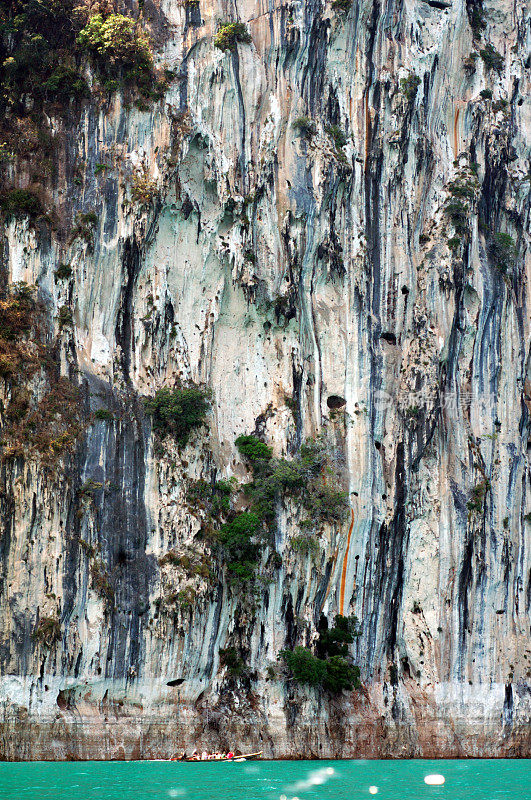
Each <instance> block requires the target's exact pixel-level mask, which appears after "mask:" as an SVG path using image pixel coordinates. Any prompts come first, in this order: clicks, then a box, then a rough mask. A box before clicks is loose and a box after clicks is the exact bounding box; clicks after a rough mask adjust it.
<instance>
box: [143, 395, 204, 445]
mask: <svg viewBox="0 0 531 800" xmlns="http://www.w3.org/2000/svg"><path fill="white" fill-rule="evenodd" d="M144 405H145V409H146V411H147V413H148V414H149V415H150V416H151V418H152V421H153V428H154V430H155V431H157V433H160V434H161V435H166V434H171V435H172V436H174V437H175V439H176V440H177V443H178V444H179V445H180V446H181V447H184V446H185V445H186V444H187V442H188V439H189V437H190V434H191V433H192V431H193V430H195V429H196V428H199V427H200V426H201V425H202V424H203V423H204V421H205V416H206V413H207V411H208V410H209V408H210V400H209V396H208V392H207V391H206V390H205V389H204V388H202V387H200V386H194V385H191V386H188V387H186V388H177V389H170V388H169V387H164V388H163V389H159V390H158V391H157V392H156V393H155V396H154V397H152V398H149V399H147V400H146V401H145V404H144Z"/></svg>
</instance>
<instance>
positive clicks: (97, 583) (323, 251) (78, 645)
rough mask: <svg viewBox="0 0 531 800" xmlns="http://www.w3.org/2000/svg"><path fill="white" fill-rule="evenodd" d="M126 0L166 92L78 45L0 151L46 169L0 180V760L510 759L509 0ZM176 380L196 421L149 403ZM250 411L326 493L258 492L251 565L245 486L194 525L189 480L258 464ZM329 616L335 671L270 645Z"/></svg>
mask: <svg viewBox="0 0 531 800" xmlns="http://www.w3.org/2000/svg"><path fill="white" fill-rule="evenodd" d="M3 5H6V6H8V5H9V4H3ZM121 10H122V11H123V12H124V13H125V14H126V15H131V17H132V18H135V19H136V18H137V17H138V15H139V14H140V15H141V16H140V22H139V24H141V25H142V30H144V31H145V32H146V34H147V35H148V36H149V37H150V42H151V45H150V46H151V47H152V48H153V52H154V54H155V58H154V68H155V69H158V70H159V71H160V70H163V69H166V82H165V83H164V86H163V88H162V90H161V91H160V92H159V95H157V96H155V97H151V99H150V100H149V102H133V101H132V100H131V98H130V97H128V95H127V91H121V90H118V91H112V92H111V93H107V94H100V95H98V93H97V91H96V88H97V87H96V84H97V78H96V75H95V72H94V69H93V68H92V67H91V65H90V64H89V63H84V64H82V67H81V68H82V70H83V76H84V77H83V80H84V81H86V85H87V86H88V87H89V88H91V93H90V94H89V95H87V96H85V97H83V98H81V99H79V100H76V101H73V100H70V101H68V103H66V111H65V109H64V108H63V109H62V110H58V109H54V107H53V106H51V107H46V108H45V117H46V125H47V127H46V137H47V138H46V147H47V148H48V149H47V150H46V154H45V156H44V155H43V156H42V158H41V156H39V151H38V149H35V148H34V150H33V157H32V158H33V160H31V159H30V160H27V161H24V160H23V159H22V160H20V159H18V160H17V159H11V158H9V157H8V156H6V160H5V161H4V163H3V166H2V169H3V170H4V181H5V182H6V183H5V185H6V186H8V185H9V186H16V187H19V188H21V189H23V190H24V189H28V187H30V189H31V190H32V191H34V194H33V195H32V197H36V198H37V199H36V200H35V202H34V204H33V205H32V203H31V202H28V201H27V197H28V196H29V195H28V196H24V197H25V198H26V199H25V205H24V203H23V204H22V205H23V207H22V208H20V203H19V206H18V207H17V206H16V203H15V201H14V200H13V201H11V199H10V198H12V197H13V196H12V195H9V194H7V195H5V198H4V205H3V208H4V211H3V232H2V245H1V246H2V287H3V292H4V295H3V300H2V304H3V305H2V308H0V312H1V313H0V317H1V320H2V326H1V328H2V330H1V331H0V334H1V335H2V336H3V339H2V342H3V344H2V347H1V348H0V350H1V354H0V372H1V384H2V398H3V406H2V427H3V434H2V435H3V460H2V464H1V491H0V506H1V514H2V528H1V534H0V559H1V560H0V701H1V715H2V718H1V723H0V730H1V734H0V757H2V758H6V759H15V758H28V759H34V758H120V757H122V758H123V757H127V758H130V757H143V758H148V757H165V756H170V755H172V754H173V753H174V752H176V751H177V750H181V749H184V748H189V747H191V746H199V747H210V748H218V747H229V746H232V747H240V748H241V749H246V748H251V749H253V750H254V749H255V748H256V749H262V750H264V753H265V755H266V756H270V757H289V756H298V755H300V754H302V755H304V756H310V755H312V756H316V757H321V756H323V757H324V756H332V757H349V756H381V757H383V756H429V757H435V756H502V755H513V756H517V755H521V756H530V755H531V740H530V737H531V733H530V730H531V726H530V718H531V686H530V676H531V639H530V618H529V611H530V604H531V552H530V548H531V541H530V527H531V494H530V491H529V490H530V486H529V480H530V470H529V462H528V452H529V450H528V441H531V440H530V439H529V435H530V429H529V424H530V420H529V412H530V409H531V384H530V383H529V380H530V377H531V376H530V375H529V370H530V361H529V355H530V311H529V303H530V288H529V280H530V269H531V259H530V258H529V246H528V245H529V239H528V231H529V212H530V203H529V175H530V172H529V151H528V146H529V132H530V129H531V120H530V114H531V101H530V93H529V88H530V86H529V67H530V58H529V55H528V52H527V51H526V43H527V44H528V36H529V14H528V12H529V9H528V8H527V7H526V3H523V2H514V0H352V2H351V3H350V2H340V0H335V2H332V4H330V3H328V2H327V3H325V2H323V1H322V0H304V2H302V1H299V0H295V1H294V2H286V3H281V2H280V1H279V0H269V1H268V2H259V1H257V0H256V1H255V0H238V2H226V0H223V1H222V2H220V3H213V2H211V0H199V2H179V0H145V4H141V7H140V8H139V7H138V5H137V4H136V2H131V3H126V4H123V5H122V7H121ZM235 22H237V23H241V26H240V27H238V28H237V29H231V30H239V31H240V34H239V35H236V34H235V35H234V37H233V39H232V40H230V41H228V43H227V47H223V46H219V44H220V40H219V38H218V40H217V42H218V46H216V43H215V37H216V36H217V37H219V36H220V30H221V33H222V34H223V26H226V25H227V24H229V23H235ZM225 33H226V31H225ZM247 33H248V34H250V36H248V35H247ZM229 34H230V31H229ZM229 34H228V35H229ZM229 39H230V35H229ZM223 43H224V42H223V41H221V45H223ZM111 88H112V87H111ZM80 93H81V92H80ZM26 110H27V111H28V114H29V112H31V103H29V101H28V104H27V109H26ZM28 118H29V117H28ZM20 130H22V129H20ZM20 136H22V133H20ZM43 147H44V145H43ZM7 149H8V150H9V147H8V148H7ZM2 152H3V151H2ZM45 161H46V164H48V163H49V164H50V169H49V170H48V171H46V170H45V166H46V164H45ZM39 170H40V171H39ZM36 175H37V177H36ZM35 186H38V189H36V188H35ZM32 187H33V188H32ZM17 197H18V198H19V200H20V197H19V196H15V200H16V199H17ZM10 203H11V205H10ZM13 203H15V204H14V205H13ZM32 286H34V287H36V288H35V289H31V288H30V287H32ZM176 386H201V387H206V389H207V390H208V392H209V393H210V410H209V412H208V413H207V415H206V418H205V424H204V425H203V426H198V427H195V428H194V429H193V431H192V432H191V435H190V436H189V438H188V441H187V442H186V444H183V443H181V444H179V442H178V441H177V440H176V439H175V437H172V435H171V434H170V435H162V434H161V433H160V432H157V431H155V430H154V429H153V416H152V415H151V416H150V414H148V413H147V412H146V406H145V398H153V397H154V396H155V394H156V392H157V390H159V389H161V388H163V387H170V388H173V387H176ZM243 434H254V435H255V436H256V437H257V438H259V439H260V440H261V441H263V442H264V443H266V444H267V445H268V446H269V447H271V448H272V450H273V453H274V455H275V457H276V458H278V459H281V458H284V459H286V462H290V461H293V460H294V459H297V458H298V457H300V452H301V446H303V445H304V443H305V442H308V441H312V440H313V441H318V442H320V443H321V446H322V448H323V450H326V453H327V454H328V455H327V459H328V461H327V463H328V464H329V466H328V467H327V469H328V472H327V475H328V478H325V480H327V481H328V485H329V486H330V484H333V485H334V488H335V489H337V490H338V491H339V490H342V491H344V492H346V498H347V500H348V507H347V508H346V509H345V511H344V513H338V514H337V515H336V516H334V514H329V515H321V516H319V513H320V512H319V513H317V512H315V513H313V512H311V511H310V513H308V508H304V507H303V504H302V502H301V501H300V496H299V499H298V497H297V496H296V495H289V493H288V494H286V493H277V494H276V495H275V497H274V506H275V508H274V518H272V519H270V520H269V524H268V528H267V530H268V533H267V535H265V536H262V538H261V540H260V547H259V555H258V559H259V561H258V566H257V568H256V574H255V575H254V576H253V577H252V578H251V579H250V580H248V581H247V582H246V583H245V584H243V585H242V583H241V582H240V583H238V582H236V581H234V580H231V579H230V565H229V564H228V563H227V559H226V558H224V556H223V550H222V548H220V545H219V542H218V541H217V539H216V537H217V536H219V527H220V525H223V524H225V523H226V521H227V519H230V518H231V515H234V514H235V513H236V512H237V511H242V510H245V509H246V508H248V505H246V503H248V501H247V500H246V498H245V495H244V494H241V493H238V491H236V490H235V491H234V492H233V497H232V499H231V500H230V501H227V502H228V503H229V504H232V505H230V507H229V505H227V506H226V509H225V510H226V513H225V512H224V511H223V508H222V509H221V511H220V514H221V516H219V515H218V521H219V525H217V527H216V524H214V523H213V522H212V512H211V508H210V506H209V505H208V502H206V501H204V499H201V498H199V499H198V498H197V496H195V500H194V495H193V491H191V490H193V488H194V487H196V488H197V487H198V486H199V487H204V486H205V485H206V486H207V487H208V486H211V487H215V486H216V482H221V481H222V482H223V486H225V485H231V484H230V483H229V481H230V479H231V478H232V477H234V478H235V479H236V480H237V481H238V484H239V485H240V486H241V484H243V483H245V482H249V481H250V480H251V477H252V475H251V472H252V470H251V466H250V464H249V462H248V461H246V460H245V458H243V457H242V455H241V454H240V452H239V451H238V449H237V447H236V446H235V440H236V438H237V437H238V436H241V435H243ZM236 480H235V481H233V482H232V486H233V487H234V486H235V485H236ZM202 482H203V483H202ZM338 496H339V495H338ZM209 502H210V501H209ZM220 507H221V506H220ZM209 509H210V510H209ZM227 509H228V510H227ZM314 510H315V509H314ZM224 513H225V515H224ZM308 517H310V518H309V519H308ZM336 614H342V615H344V616H354V615H355V616H356V617H357V619H358V621H359V627H360V631H361V635H360V636H358V637H356V639H355V642H354V643H353V644H351V645H350V655H351V658H352V660H353V662H354V663H355V664H357V665H358V666H359V667H360V670H361V681H362V688H361V689H359V690H355V691H343V692H342V693H339V694H336V695H332V694H330V693H329V692H326V691H325V690H322V689H318V688H312V687H309V686H305V685H298V684H297V683H296V682H294V681H293V680H291V679H289V677H288V676H287V674H286V671H285V669H284V668H283V667H282V663H281V662H280V661H279V660H278V657H279V653H280V651H281V650H283V649H293V648H294V647H295V646H297V645H302V646H305V647H312V646H313V645H314V644H315V641H316V639H317V635H318V633H317V631H318V625H319V622H320V620H321V618H322V615H323V616H324V617H326V618H327V619H328V621H329V624H330V625H331V624H332V623H333V620H334V617H335V615H336ZM227 654H228V655H227ZM180 679H183V680H182V681H181V680H180ZM172 684H173V685H172Z"/></svg>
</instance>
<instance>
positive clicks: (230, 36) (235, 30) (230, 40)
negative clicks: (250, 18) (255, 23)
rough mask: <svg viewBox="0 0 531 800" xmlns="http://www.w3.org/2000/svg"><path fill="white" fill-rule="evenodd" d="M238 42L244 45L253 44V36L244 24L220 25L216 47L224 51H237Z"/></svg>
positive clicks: (215, 39)
mask: <svg viewBox="0 0 531 800" xmlns="http://www.w3.org/2000/svg"><path fill="white" fill-rule="evenodd" d="M238 42H241V43H242V44H250V43H251V42H252V38H251V34H250V33H249V30H248V28H247V25H244V23H243V22H227V23H224V24H223V25H220V27H219V28H218V32H217V33H216V35H215V36H214V45H215V46H216V47H217V48H219V49H220V50H223V52H224V53H225V52H226V51H227V50H235V48H236V45H237V43H238Z"/></svg>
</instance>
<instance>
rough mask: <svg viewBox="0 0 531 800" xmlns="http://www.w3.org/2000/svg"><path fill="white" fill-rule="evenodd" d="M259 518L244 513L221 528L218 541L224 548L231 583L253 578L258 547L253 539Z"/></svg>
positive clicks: (258, 524) (246, 512) (256, 531)
mask: <svg viewBox="0 0 531 800" xmlns="http://www.w3.org/2000/svg"><path fill="white" fill-rule="evenodd" d="M259 528H260V517H259V516H258V515H257V514H254V513H252V512H248V511H244V512H242V513H241V514H238V515H237V516H236V517H234V519H233V520H232V521H231V522H226V523H225V525H223V526H222V527H221V531H220V534H219V541H220V542H221V544H222V545H223V547H224V550H225V555H226V558H227V561H228V563H227V569H228V571H229V573H230V574H231V577H232V580H233V582H247V581H249V580H250V579H251V578H252V577H253V576H254V571H255V568H256V563H257V560H258V546H257V544H256V543H255V542H253V538H254V537H255V536H256V535H257V534H258V531H259Z"/></svg>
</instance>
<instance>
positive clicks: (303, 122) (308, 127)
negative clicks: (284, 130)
mask: <svg viewBox="0 0 531 800" xmlns="http://www.w3.org/2000/svg"><path fill="white" fill-rule="evenodd" d="M293 127H294V128H295V130H296V131H297V133H298V134H299V136H302V137H303V138H304V139H308V140H310V139H312V138H313V137H314V136H315V134H316V133H317V125H316V124H315V122H314V121H313V120H311V119H310V118H309V117H297V119H296V120H295V121H294V122H293Z"/></svg>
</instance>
